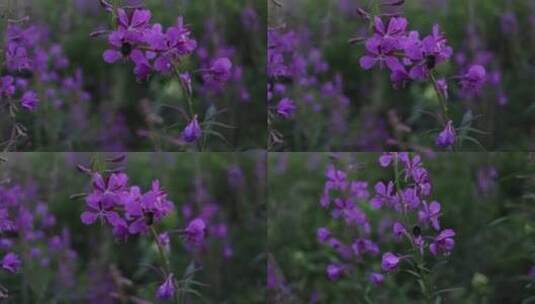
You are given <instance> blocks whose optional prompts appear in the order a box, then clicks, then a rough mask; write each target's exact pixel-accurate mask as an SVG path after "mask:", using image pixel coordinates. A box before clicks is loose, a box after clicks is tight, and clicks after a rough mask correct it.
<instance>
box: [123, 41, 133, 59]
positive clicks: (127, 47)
mask: <svg viewBox="0 0 535 304" xmlns="http://www.w3.org/2000/svg"><path fill="white" fill-rule="evenodd" d="M130 53H132V45H131V44H130V43H128V42H123V44H122V45H121V54H123V56H125V57H126V56H128V55H130Z"/></svg>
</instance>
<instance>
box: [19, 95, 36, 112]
mask: <svg viewBox="0 0 535 304" xmlns="http://www.w3.org/2000/svg"><path fill="white" fill-rule="evenodd" d="M20 103H21V105H22V107H23V108H25V109H26V110H29V111H34V110H35V109H36V108H37V104H38V103H39V99H38V98H37V94H36V93H35V92H34V91H28V92H26V93H24V95H23V96H22V98H21V100H20Z"/></svg>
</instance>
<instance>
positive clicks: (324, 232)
mask: <svg viewBox="0 0 535 304" xmlns="http://www.w3.org/2000/svg"><path fill="white" fill-rule="evenodd" d="M316 237H317V238H318V241H319V242H320V243H322V244H324V243H326V242H327V240H328V239H329V238H330V237H331V232H330V231H329V229H327V228H325V227H320V228H318V230H317V232H316Z"/></svg>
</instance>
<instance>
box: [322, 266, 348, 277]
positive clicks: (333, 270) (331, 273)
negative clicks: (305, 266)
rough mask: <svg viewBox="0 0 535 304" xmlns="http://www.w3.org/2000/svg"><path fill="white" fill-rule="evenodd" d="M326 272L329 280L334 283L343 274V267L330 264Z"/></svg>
mask: <svg viewBox="0 0 535 304" xmlns="http://www.w3.org/2000/svg"><path fill="white" fill-rule="evenodd" d="M326 272H327V277H328V278H329V280H331V281H336V280H338V279H339V278H340V277H341V276H342V275H343V274H344V266H341V265H336V264H330V265H329V266H327V269H326Z"/></svg>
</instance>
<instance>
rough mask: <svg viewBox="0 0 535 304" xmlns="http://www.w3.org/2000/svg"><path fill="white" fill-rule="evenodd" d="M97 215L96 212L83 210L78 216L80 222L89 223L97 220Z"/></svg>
mask: <svg viewBox="0 0 535 304" xmlns="http://www.w3.org/2000/svg"><path fill="white" fill-rule="evenodd" d="M97 217H98V216H97V214H96V213H93V212H88V211H85V212H84V213H82V215H81V216H80V219H81V220H82V223H84V224H86V225H91V224H93V223H94V222H95V221H96V220H97Z"/></svg>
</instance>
